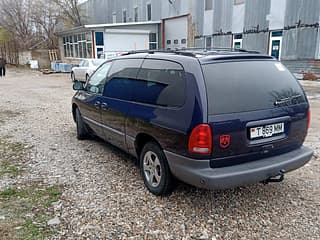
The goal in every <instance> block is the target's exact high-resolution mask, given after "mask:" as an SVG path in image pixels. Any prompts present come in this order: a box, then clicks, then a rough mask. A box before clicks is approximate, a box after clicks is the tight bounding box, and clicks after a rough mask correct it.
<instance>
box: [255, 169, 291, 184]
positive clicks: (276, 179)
mask: <svg viewBox="0 0 320 240" xmlns="http://www.w3.org/2000/svg"><path fill="white" fill-rule="evenodd" d="M285 172H286V171H285V170H284V169H281V170H280V172H279V174H278V175H277V176H275V177H269V178H267V179H266V180H263V181H261V183H263V184H264V185H267V184H268V183H276V182H277V183H278V182H282V181H283V180H284V174H285Z"/></svg>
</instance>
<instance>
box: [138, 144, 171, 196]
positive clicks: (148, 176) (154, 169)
mask: <svg viewBox="0 0 320 240" xmlns="http://www.w3.org/2000/svg"><path fill="white" fill-rule="evenodd" d="M140 169H141V175H142V178H143V182H144V184H145V186H146V187H147V188H148V190H149V191H150V192H151V193H153V194H155V195H168V194H170V193H171V192H172V190H173V188H174V177H173V176H172V174H171V172H170V169H169V165H168V162H167V158H166V156H165V154H164V153H163V151H162V149H161V148H160V147H159V145H158V144H156V143H154V142H149V143H147V144H146V145H145V146H144V147H143V149H142V152H141V155H140Z"/></svg>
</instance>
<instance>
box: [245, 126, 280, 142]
mask: <svg viewBox="0 0 320 240" xmlns="http://www.w3.org/2000/svg"><path fill="white" fill-rule="evenodd" d="M283 132H284V123H276V124H270V125H266V126H261V127H254V128H250V139H255V138H267V137H272V136H274V135H277V134H280V133H283Z"/></svg>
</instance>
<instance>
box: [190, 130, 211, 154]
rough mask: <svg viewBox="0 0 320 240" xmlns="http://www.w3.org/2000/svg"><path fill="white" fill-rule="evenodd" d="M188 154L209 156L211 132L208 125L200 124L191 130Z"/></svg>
mask: <svg viewBox="0 0 320 240" xmlns="http://www.w3.org/2000/svg"><path fill="white" fill-rule="evenodd" d="M189 152H191V153H196V154H211V152H212V132H211V127H210V126H209V125H208V124H200V125H198V126H196V127H195V128H194V129H193V130H192V132H191V134H190V137H189Z"/></svg>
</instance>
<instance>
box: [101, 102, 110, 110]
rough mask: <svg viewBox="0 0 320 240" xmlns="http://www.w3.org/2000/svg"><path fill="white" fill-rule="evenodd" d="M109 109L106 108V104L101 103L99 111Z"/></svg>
mask: <svg viewBox="0 0 320 240" xmlns="http://www.w3.org/2000/svg"><path fill="white" fill-rule="evenodd" d="M108 108H109V107H108V104H107V103H102V104H101V109H102V110H107V109H108Z"/></svg>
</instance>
